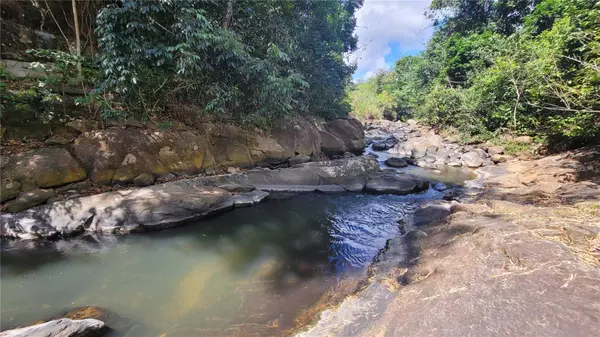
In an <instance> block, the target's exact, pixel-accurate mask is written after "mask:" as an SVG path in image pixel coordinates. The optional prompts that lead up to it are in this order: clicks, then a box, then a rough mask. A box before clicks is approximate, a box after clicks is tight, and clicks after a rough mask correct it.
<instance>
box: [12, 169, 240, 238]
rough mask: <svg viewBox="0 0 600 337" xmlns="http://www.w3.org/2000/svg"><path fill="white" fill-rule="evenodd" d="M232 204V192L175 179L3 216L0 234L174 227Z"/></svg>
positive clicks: (32, 235) (18, 235) (25, 235)
mask: <svg viewBox="0 0 600 337" xmlns="http://www.w3.org/2000/svg"><path fill="white" fill-rule="evenodd" d="M233 206H234V200H233V197H232V194H231V193H229V192H227V191H225V190H223V189H220V188H216V187H209V186H194V185H192V184H190V183H189V182H188V181H185V180H180V181H176V182H171V183H166V184H162V185H155V186H151V187H145V188H140V189H136V190H127V191H117V192H109V193H103V194H98V195H93V196H89V197H83V198H78V199H72V200H67V201H61V202H55V203H53V204H51V205H45V206H40V207H35V208H32V209H29V210H27V211H24V212H21V213H17V214H2V215H0V220H1V221H2V224H1V225H0V229H1V233H0V234H1V235H2V236H5V237H14V238H22V239H34V238H40V237H52V236H56V235H70V234H76V233H80V232H83V231H90V232H111V233H126V232H132V231H142V230H146V229H153V228H154V229H158V228H164V227H170V226H174V225H176V224H178V223H181V222H183V221H186V220H193V219H197V218H201V217H204V216H207V215H210V214H213V213H216V212H219V211H223V210H226V209H230V208H232V207H233Z"/></svg>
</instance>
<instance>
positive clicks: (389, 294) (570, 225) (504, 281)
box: [298, 131, 600, 337]
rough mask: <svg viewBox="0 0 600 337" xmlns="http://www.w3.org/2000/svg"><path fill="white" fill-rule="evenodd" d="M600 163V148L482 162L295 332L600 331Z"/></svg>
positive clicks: (550, 333)
mask: <svg viewBox="0 0 600 337" xmlns="http://www.w3.org/2000/svg"><path fill="white" fill-rule="evenodd" d="M378 132H379V131H374V132H373V131H371V134H374V133H378ZM368 133H369V131H368ZM386 137H387V136H384V137H383V138H384V139H389V138H386ZM417 151H418V150H417ZM425 152H427V151H425ZM417 159H418V158H417ZM599 168H600V148H598V147H595V148H594V147H592V148H586V149H581V150H578V151H575V152H572V153H566V154H562V155H555V156H549V157H545V158H541V159H538V160H532V161H512V162H510V163H505V164H500V165H497V166H492V165H490V166H487V167H482V168H479V169H478V170H477V171H476V173H477V175H478V178H477V179H475V180H473V181H471V182H470V183H469V184H468V188H467V189H466V190H465V191H464V193H462V194H461V195H459V196H458V198H457V201H454V202H436V203H427V204H424V205H422V206H421V209H420V210H418V211H416V212H415V213H414V214H413V215H412V217H411V218H410V219H409V220H408V221H406V222H403V223H402V224H401V225H402V226H403V227H404V234H402V235H399V236H398V237H396V238H394V239H392V240H390V242H389V244H388V249H387V250H386V251H384V252H383V253H382V254H381V256H380V257H379V259H378V262H377V263H375V264H374V265H373V267H372V274H371V277H370V279H369V282H368V285H367V286H366V287H364V288H362V289H360V290H358V291H357V292H355V293H354V294H353V296H350V297H348V298H346V299H345V300H344V301H343V302H341V303H340V304H339V305H338V306H337V307H336V308H334V309H329V310H325V311H324V312H323V313H322V314H321V315H320V316H319V319H318V320H317V322H316V323H315V324H314V325H313V326H311V327H310V328H308V329H305V330H304V331H302V332H300V333H298V336H302V337H308V336H353V337H354V336H365V337H366V336H369V337H370V336H582V337H583V336H596V335H598V334H600V315H599V313H600V306H599V303H600V282H598V280H600V179H599V177H600V172H599ZM407 241H408V242H411V243H412V245H411V247H412V248H411V249H409V250H408V251H407V249H406V245H405V244H404V243H405V242H407Z"/></svg>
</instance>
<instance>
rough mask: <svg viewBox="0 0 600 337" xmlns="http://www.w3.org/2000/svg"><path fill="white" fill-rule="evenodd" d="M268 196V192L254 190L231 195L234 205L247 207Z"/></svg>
mask: <svg viewBox="0 0 600 337" xmlns="http://www.w3.org/2000/svg"><path fill="white" fill-rule="evenodd" d="M268 196H269V193H268V192H265V191H259V190H254V191H252V192H247V193H241V194H236V195H235V196H234V197H233V205H234V206H235V207H249V206H252V205H254V204H258V203H259V202H261V201H263V200H265V199H266V198H267V197H268Z"/></svg>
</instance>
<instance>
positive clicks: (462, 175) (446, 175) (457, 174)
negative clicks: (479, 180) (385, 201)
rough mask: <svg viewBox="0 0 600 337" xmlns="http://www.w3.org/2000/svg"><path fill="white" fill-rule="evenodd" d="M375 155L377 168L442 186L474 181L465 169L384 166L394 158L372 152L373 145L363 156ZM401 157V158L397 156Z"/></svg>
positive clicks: (385, 152) (385, 153)
mask: <svg viewBox="0 0 600 337" xmlns="http://www.w3.org/2000/svg"><path fill="white" fill-rule="evenodd" d="M369 153H375V154H376V155H377V161H378V162H379V166H381V168H384V169H394V170H396V171H398V172H406V173H410V174H412V175H414V176H417V177H421V178H425V179H428V180H432V181H439V182H442V183H444V184H449V185H456V186H462V185H463V184H464V183H465V182H466V181H468V180H471V179H475V177H476V175H475V173H474V171H473V170H472V169H470V168H466V167H452V166H447V165H444V166H441V167H440V168H438V169H427V168H422V167H418V166H414V165H408V166H407V167H404V168H399V169H398V168H392V167H389V166H387V165H385V163H384V162H385V160H386V159H388V158H390V157H396V156H395V155H393V154H390V153H388V152H387V151H373V145H369V146H368V147H367V148H366V149H365V154H369ZM397 157H402V156H397Z"/></svg>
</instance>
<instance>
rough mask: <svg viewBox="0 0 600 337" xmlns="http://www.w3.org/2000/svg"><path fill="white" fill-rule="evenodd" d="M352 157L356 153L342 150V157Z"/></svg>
mask: <svg viewBox="0 0 600 337" xmlns="http://www.w3.org/2000/svg"><path fill="white" fill-rule="evenodd" d="M353 157H356V155H355V154H354V153H351V152H344V154H343V155H342V158H353Z"/></svg>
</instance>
